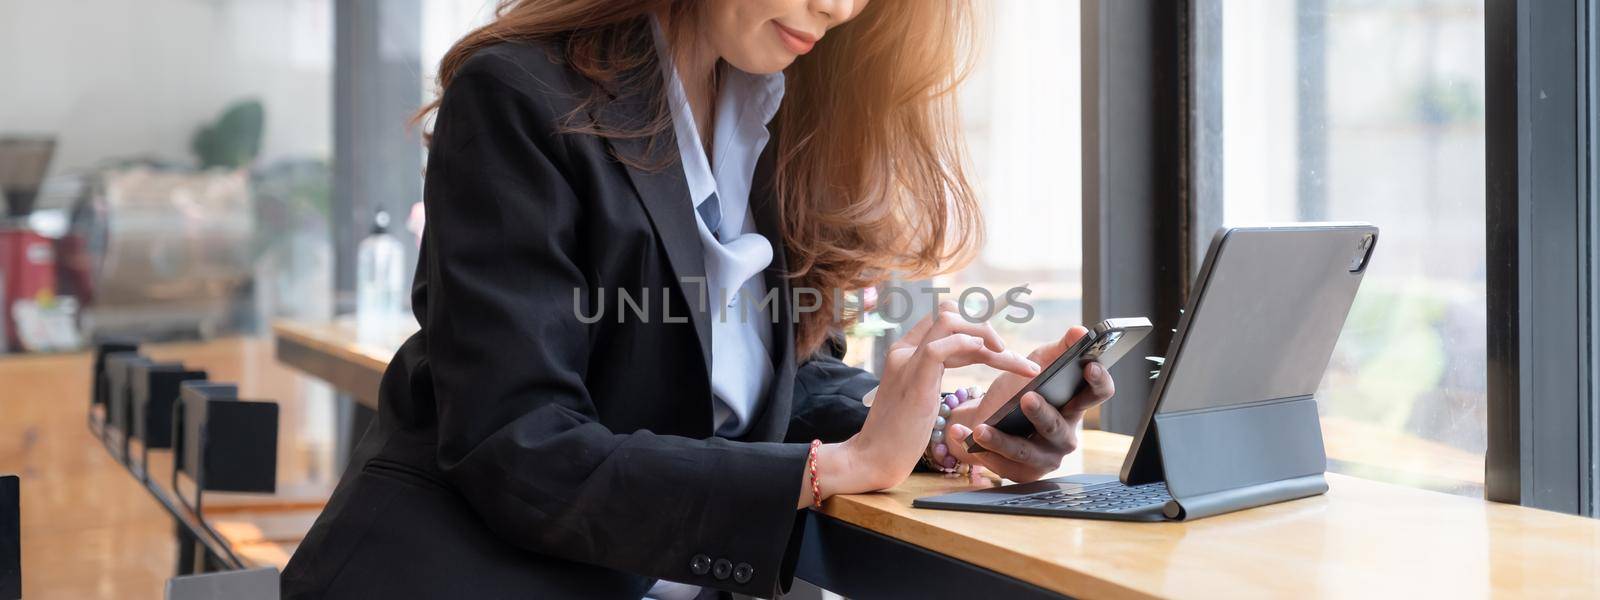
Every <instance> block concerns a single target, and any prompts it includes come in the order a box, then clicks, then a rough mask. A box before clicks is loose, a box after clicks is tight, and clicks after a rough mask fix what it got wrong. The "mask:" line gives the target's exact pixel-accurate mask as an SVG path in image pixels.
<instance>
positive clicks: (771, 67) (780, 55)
mask: <svg viewBox="0 0 1600 600" xmlns="http://www.w3.org/2000/svg"><path fill="white" fill-rule="evenodd" d="M796 58H798V56H797V55H795V53H793V52H790V51H789V50H788V49H775V50H766V49H764V50H763V51H761V52H752V53H750V55H747V56H741V57H736V58H730V57H723V60H726V61H728V64H730V65H733V68H735V69H738V70H740V71H744V72H746V73H750V74H752V75H771V74H773V73H780V72H782V71H783V70H784V69H787V68H789V65H792V64H794V61H795V59H796Z"/></svg>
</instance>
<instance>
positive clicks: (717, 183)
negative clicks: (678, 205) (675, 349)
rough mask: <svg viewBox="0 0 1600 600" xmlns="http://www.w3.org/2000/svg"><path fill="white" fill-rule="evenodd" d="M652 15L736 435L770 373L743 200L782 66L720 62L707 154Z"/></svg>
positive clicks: (717, 402) (778, 93)
mask: <svg viewBox="0 0 1600 600" xmlns="http://www.w3.org/2000/svg"><path fill="white" fill-rule="evenodd" d="M652 21H654V19H652ZM653 25H654V26H653V30H654V32H655V42H656V53H657V54H658V55H659V56H660V60H661V64H662V67H663V69H664V70H665V71H666V73H665V76H666V83H667V89H666V92H667V102H668V104H669V105H670V107H671V109H672V126H673V130H674V132H675V133H676V134H677V141H678V154H679V156H680V157H681V159H682V161H683V175H684V178H685V179H686V180H687V182H688V184H689V195H690V198H691V199H692V200H693V202H694V208H695V220H696V221H697V222H698V223H699V225H700V243H701V245H702V246H703V248H704V250H705V259H706V282H705V288H704V292H705V294H706V296H704V298H706V299H707V300H706V301H707V302H708V308H710V309H711V310H710V317H711V392H712V396H713V405H712V413H711V414H712V419H713V423H712V427H713V431H715V432H716V435H718V436H721V437H729V438H731V437H738V436H740V435H744V433H745V432H746V431H748V430H749V429H750V421H751V419H752V418H753V417H754V415H755V413H756V410H757V409H758V408H760V406H761V403H762V402H763V401H764V400H765V397H766V393H767V390H768V388H769V387H770V385H771V383H772V378H773V373H772V358H771V354H770V353H771V351H772V315H771V314H770V313H769V312H768V311H765V310H758V308H757V307H758V306H761V302H760V300H761V297H762V295H764V294H765V293H766V285H765V281H764V279H763V278H762V275H761V273H762V271H764V270H766V268H767V266H768V265H770V264H772V242H771V241H770V240H768V239H767V238H766V237H765V236H763V235H761V234H760V233H758V232H756V226H755V217H754V216H753V215H751V214H750V210H749V209H750V187H751V179H752V178H753V177H754V176H755V169H756V161H757V159H758V158H759V157H760V156H761V151H762V150H763V149H764V148H766V146H767V142H768V140H769V139H770V138H771V134H770V133H769V132H768V131H767V123H768V122H770V121H771V120H772V116H773V115H774V114H776V113H777V112H778V105H779V104H780V103H781V102H782V101H783V91H784V85H783V74H782V73H774V74H772V75H752V74H750V73H745V72H743V71H740V70H738V69H735V68H733V67H731V66H728V65H726V64H721V63H719V65H718V67H717V68H718V69H720V71H719V73H718V80H719V82H720V84H721V89H720V90H718V95H717V101H716V102H717V106H716V116H715V120H714V122H713V130H712V132H713V133H714V134H715V135H716V137H715V139H713V140H712V144H711V149H712V152H711V153H712V156H714V157H715V161H712V160H710V159H708V158H707V157H706V153H705V145H704V144H703V143H702V142H701V137H700V131H699V130H698V129H696V127H695V121H694V112H693V111H692V110H691V109H690V107H689V99H688V96H687V94H685V93H684V89H683V81H682V80H681V79H679V78H678V71H677V68H676V67H674V66H673V65H672V54H671V52H670V51H669V50H668V48H667V43H666V37H665V36H664V35H662V32H661V26H660V23H654V22H653ZM694 287H695V286H694V284H693V283H686V285H685V288H684V293H685V294H687V295H690V296H693V295H694V294H695V293H696V292H697V290H695V289H694ZM778 300H779V302H781V301H782V299H781V298H780V299H778ZM689 302H690V303H693V304H695V305H697V306H698V305H699V304H698V303H699V302H700V299H699V298H694V297H691V298H689ZM719 305H720V308H719ZM699 591H700V588H699V587H697V586H692V585H687V584H682V583H676V582H670V581H660V582H657V583H656V585H655V587H653V588H651V589H650V592H649V596H648V597H649V598H654V599H658V600H677V599H680V598H694V597H695V596H696V595H697V594H698V593H699Z"/></svg>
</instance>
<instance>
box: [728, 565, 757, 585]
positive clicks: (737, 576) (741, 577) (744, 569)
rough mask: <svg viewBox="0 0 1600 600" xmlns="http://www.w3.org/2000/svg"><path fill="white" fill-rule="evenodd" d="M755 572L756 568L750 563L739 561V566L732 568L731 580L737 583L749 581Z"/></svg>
mask: <svg viewBox="0 0 1600 600" xmlns="http://www.w3.org/2000/svg"><path fill="white" fill-rule="evenodd" d="M755 574H756V570H755V568H754V567H751V566H750V563H739V566H737V567H734V568H733V580H734V581H737V582H739V583H750V578H751V577H753V576H754V575H755Z"/></svg>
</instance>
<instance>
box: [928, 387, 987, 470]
mask: <svg viewBox="0 0 1600 600" xmlns="http://www.w3.org/2000/svg"><path fill="white" fill-rule="evenodd" d="M978 397H979V394H978V388H976V387H967V388H957V389H956V391H954V392H951V393H949V394H945V395H944V398H943V399H942V400H941V402H940V403H939V416H937V417H934V419H933V433H932V434H931V435H930V436H929V438H928V449H927V450H926V451H925V452H923V454H922V462H923V464H925V465H927V466H928V468H931V469H933V470H935V471H939V472H941V473H956V472H959V471H960V470H961V466H962V465H961V461H958V460H956V457H955V456H953V455H951V454H950V446H949V444H947V443H946V441H945V433H944V431H945V427H946V426H947V425H948V424H949V422H950V415H951V413H952V412H954V411H955V408H956V407H957V406H960V405H961V403H963V402H966V401H967V400H970V399H976V398H978Z"/></svg>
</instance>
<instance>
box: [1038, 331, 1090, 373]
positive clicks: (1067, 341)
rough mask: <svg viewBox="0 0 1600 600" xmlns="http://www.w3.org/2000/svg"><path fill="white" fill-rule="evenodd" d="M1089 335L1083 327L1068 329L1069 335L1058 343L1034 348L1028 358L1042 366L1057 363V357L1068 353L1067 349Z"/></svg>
mask: <svg viewBox="0 0 1600 600" xmlns="http://www.w3.org/2000/svg"><path fill="white" fill-rule="evenodd" d="M1087 333H1089V330H1088V329H1087V328H1085V327H1084V326H1082V325H1075V326H1073V327H1072V328H1070V329H1067V333H1066V334H1064V335H1062V336H1061V337H1060V338H1057V339H1056V341H1054V342H1050V343H1049V344H1045V345H1043V346H1040V347H1038V348H1034V350H1033V352H1032V353H1030V354H1028V358H1030V359H1033V362H1036V363H1040V364H1044V363H1050V362H1055V360H1056V357H1058V356H1061V353H1062V352H1066V351H1067V348H1071V347H1072V345H1073V344H1076V343H1078V338H1081V337H1083V336H1084V334H1087Z"/></svg>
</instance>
